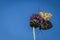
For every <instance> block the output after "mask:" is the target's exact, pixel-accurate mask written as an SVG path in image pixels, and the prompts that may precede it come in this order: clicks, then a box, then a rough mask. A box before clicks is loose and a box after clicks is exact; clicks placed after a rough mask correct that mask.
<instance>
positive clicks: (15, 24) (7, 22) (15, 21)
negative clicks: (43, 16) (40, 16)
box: [0, 0, 60, 40]
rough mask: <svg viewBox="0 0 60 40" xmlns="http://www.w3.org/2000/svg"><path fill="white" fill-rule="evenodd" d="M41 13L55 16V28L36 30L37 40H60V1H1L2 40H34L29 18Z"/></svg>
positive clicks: (0, 39) (0, 37) (53, 18)
mask: <svg viewBox="0 0 60 40" xmlns="http://www.w3.org/2000/svg"><path fill="white" fill-rule="evenodd" d="M39 11H43V12H50V13H52V14H53V17H52V19H51V22H52V24H53V28H52V29H50V30H46V31H43V30H39V29H36V37H37V40H60V24H59V23H60V1H59V0H20V1H19V0H16V1H15V0H2V1H1V0H0V40H33V36H32V28H31V27H30V25H29V18H30V16H31V15H32V14H35V13H37V12H39Z"/></svg>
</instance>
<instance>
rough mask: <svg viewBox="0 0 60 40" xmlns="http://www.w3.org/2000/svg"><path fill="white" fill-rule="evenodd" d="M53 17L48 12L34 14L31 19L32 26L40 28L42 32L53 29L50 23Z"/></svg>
mask: <svg viewBox="0 0 60 40" xmlns="http://www.w3.org/2000/svg"><path fill="white" fill-rule="evenodd" d="M51 17H52V14H50V13H47V12H39V13H38V14H33V15H32V16H31V17H30V26H31V27H35V28H37V27H39V29H42V30H48V29H50V28H52V23H51V22H50V21H49V20H50V19H51Z"/></svg>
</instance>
